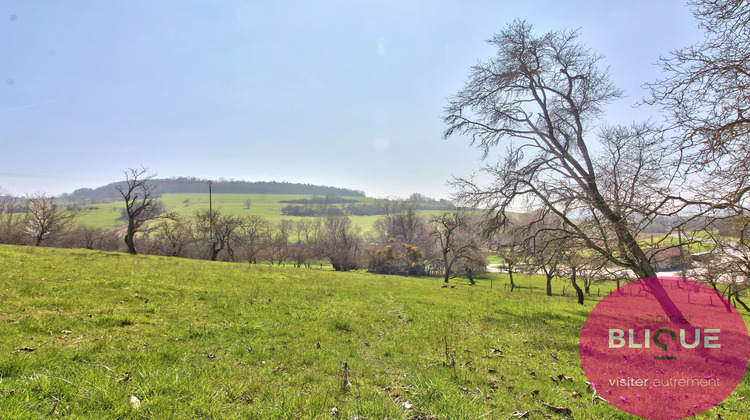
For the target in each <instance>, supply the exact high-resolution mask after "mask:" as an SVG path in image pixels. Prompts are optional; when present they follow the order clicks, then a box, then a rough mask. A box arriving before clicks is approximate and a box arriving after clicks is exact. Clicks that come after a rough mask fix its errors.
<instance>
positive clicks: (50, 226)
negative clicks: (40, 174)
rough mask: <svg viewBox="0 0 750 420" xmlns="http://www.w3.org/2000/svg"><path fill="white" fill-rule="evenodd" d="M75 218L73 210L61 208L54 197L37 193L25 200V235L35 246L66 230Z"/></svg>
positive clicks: (75, 214) (75, 213)
mask: <svg viewBox="0 0 750 420" xmlns="http://www.w3.org/2000/svg"><path fill="white" fill-rule="evenodd" d="M76 216H77V212H75V211H74V210H67V209H64V208H61V207H60V206H59V205H58V204H57V203H56V202H55V197H51V196H48V195H46V194H43V193H38V194H35V195H32V196H30V197H28V198H27V199H26V233H28V234H29V235H30V236H31V237H32V238H33V241H34V245H35V246H39V245H41V244H42V242H43V241H44V240H46V239H48V238H49V237H50V236H51V235H53V234H56V233H60V232H63V231H65V230H67V229H68V228H69V227H70V226H71V224H72V223H73V220H74V219H75V217H76Z"/></svg>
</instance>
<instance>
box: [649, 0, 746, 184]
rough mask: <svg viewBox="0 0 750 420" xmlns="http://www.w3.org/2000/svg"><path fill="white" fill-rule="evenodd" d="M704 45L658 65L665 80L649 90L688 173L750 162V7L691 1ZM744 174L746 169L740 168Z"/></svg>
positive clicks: (724, 0)
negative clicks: (669, 126)
mask: <svg viewBox="0 0 750 420" xmlns="http://www.w3.org/2000/svg"><path fill="white" fill-rule="evenodd" d="M689 4H690V5H691V6H692V7H693V11H694V15H695V17H696V19H697V20H698V22H699V24H700V26H701V27H702V28H703V29H704V30H705V39H704V40H703V42H701V43H699V44H696V45H691V46H688V47H685V48H681V49H678V50H676V51H672V52H671V53H670V54H669V55H668V56H666V57H663V58H661V59H660V61H659V62H660V64H661V66H662V67H663V69H664V73H665V77H664V78H663V79H660V80H658V81H656V82H655V83H652V84H648V85H647V87H648V88H650V90H651V94H652V97H651V98H650V99H649V100H647V102H648V103H651V104H658V105H660V106H661V107H662V109H663V110H664V112H665V114H666V115H667V117H668V118H669V122H670V123H671V124H672V127H673V128H674V129H676V130H678V131H679V133H680V135H679V136H678V137H677V144H676V145H677V146H678V147H679V148H681V149H682V150H684V152H685V159H686V161H687V163H689V164H690V166H691V170H693V171H695V170H704V169H706V167H709V168H710V167H712V166H714V165H720V166H726V163H727V162H726V159H727V158H729V159H730V160H731V161H733V162H735V163H741V162H747V160H748V158H749V157H750V142H749V141H748V136H749V135H750V114H749V112H750V94H748V89H750V3H749V2H747V1H737V0H693V1H690V2H689ZM744 167H745V169H747V166H746V165H745V166H744Z"/></svg>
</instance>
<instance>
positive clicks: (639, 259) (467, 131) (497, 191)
mask: <svg viewBox="0 0 750 420" xmlns="http://www.w3.org/2000/svg"><path fill="white" fill-rule="evenodd" d="M578 36H579V34H578V32H577V31H567V30H566V31H552V32H548V33H546V34H543V35H541V36H538V35H535V34H534V32H533V31H532V26H531V25H530V24H528V23H526V22H523V21H514V22H513V23H511V24H509V25H508V26H507V27H506V28H505V29H504V30H503V31H501V32H500V33H499V34H496V35H495V36H494V37H493V38H492V39H490V40H489V41H488V42H489V43H490V44H491V45H492V46H494V47H495V48H496V54H495V56H494V57H491V58H490V59H488V60H486V61H482V62H479V63H478V64H476V65H475V66H473V67H472V69H471V73H470V75H469V79H468V81H467V83H466V85H465V86H464V88H463V89H461V90H460V91H459V92H458V93H457V94H456V95H455V96H454V97H452V98H451V100H450V103H449V105H448V106H447V107H446V108H445V122H446V123H447V124H448V126H449V127H448V129H447V130H446V131H445V133H444V136H445V137H446V138H447V137H450V136H452V135H455V134H462V135H467V136H470V138H471V142H472V145H475V146H477V147H479V148H481V149H482V150H483V151H484V156H483V157H484V160H488V159H489V158H490V157H491V155H492V154H493V153H494V152H495V149H496V147H497V146H499V145H501V144H503V145H504V146H505V148H506V150H505V152H504V153H501V154H500V158H499V160H498V162H497V163H492V164H488V165H485V166H484V168H483V170H482V172H484V175H485V176H487V175H488V177H489V179H490V180H491V181H490V183H489V184H485V183H482V182H480V181H477V180H476V179H475V178H474V177H471V178H459V179H456V180H455V181H454V185H455V186H456V187H458V191H459V192H458V194H457V198H458V199H459V200H461V201H463V202H465V203H468V204H471V205H476V206H480V207H484V208H489V209H490V210H491V212H492V213H493V214H494V220H495V225H496V226H499V225H502V224H504V223H505V222H506V215H507V214H508V211H509V210H512V209H514V208H518V206H520V205H525V206H527V208H528V209H529V210H533V211H536V212H537V214H539V219H538V220H544V219H545V218H547V217H549V215H553V216H554V217H556V218H559V219H560V220H561V221H562V227H561V229H563V230H564V231H565V234H566V235H568V236H570V237H573V238H575V239H576V240H577V241H580V242H582V243H583V244H585V246H587V247H588V248H590V249H592V250H593V251H595V252H597V253H600V254H601V255H602V256H604V257H606V258H607V259H608V260H610V261H611V262H612V263H613V264H616V265H619V266H621V267H625V268H627V269H629V270H631V271H632V272H633V273H634V274H635V275H636V276H637V277H639V278H650V277H654V276H655V275H656V273H655V271H654V269H653V267H652V266H651V264H650V263H649V259H648V257H647V256H646V254H645V253H644V252H643V250H642V249H641V247H640V246H639V244H638V242H637V241H636V233H637V230H635V229H634V227H635V226H636V225H637V224H638V223H641V222H642V221H641V218H642V217H644V216H640V217H639V216H638V215H637V211H636V210H637V209H634V208H632V206H628V205H627V203H625V205H624V204H623V203H621V202H618V201H617V200H616V199H617V198H618V194H616V193H612V192H613V191H615V192H616V191H617V190H616V189H613V186H611V185H609V186H608V185H606V184H603V183H602V182H603V180H604V179H605V178H604V177H603V176H601V175H602V174H600V171H599V169H600V168H598V167H597V163H596V156H594V155H593V154H592V153H591V152H590V145H591V144H592V143H597V140H600V139H608V138H610V139H611V136H609V135H607V134H606V132H601V131H600V135H599V136H598V137H597V128H600V126H601V117H602V113H603V110H604V107H605V106H606V105H608V104H609V103H611V102H612V101H614V100H616V99H618V98H620V97H621V96H622V92H621V91H620V90H619V89H617V88H616V87H615V86H614V85H613V83H612V81H611V80H610V77H609V74H608V71H607V70H603V69H601V68H600V67H599V61H600V59H601V57H599V56H597V55H596V54H594V53H592V52H591V51H590V50H588V49H586V48H585V47H584V46H583V45H582V44H581V43H580V42H579V41H578ZM625 131H626V132H627V131H630V133H629V136H631V137H632V136H636V137H637V134H638V133H637V132H640V130H637V129H636V128H635V127H634V128H632V129H629V130H625ZM634 132H635V133H634ZM644 138H645V137H644ZM646 143H648V142H646ZM642 157H644V156H642ZM642 167H643V168H646V167H647V166H642ZM635 174H636V175H639V176H640V173H639V172H637V171H636V172H635ZM610 178H611V177H610ZM668 179H669V178H667V180H668ZM622 185H639V183H638V181H637V180H634V179H630V180H628V182H627V183H625V184H622ZM657 185H658V184H657ZM647 187H650V186H647ZM659 187H661V186H660V185H659ZM646 217H647V216H646ZM650 284H651V287H652V292H653V293H654V295H655V296H656V297H657V299H659V302H660V304H661V305H662V307H663V308H664V310H665V311H667V312H668V313H670V314H672V313H679V311H678V310H677V308H676V307H675V306H674V304H673V303H672V302H671V301H670V300H669V299H668V298H667V296H666V294H665V293H664V291H663V289H662V288H661V286H660V284H659V283H658V282H651V283H650Z"/></svg>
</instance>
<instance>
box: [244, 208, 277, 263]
mask: <svg viewBox="0 0 750 420" xmlns="http://www.w3.org/2000/svg"><path fill="white" fill-rule="evenodd" d="M270 234H271V226H270V224H269V223H268V220H266V219H264V218H263V217H262V216H258V215H252V216H247V217H246V218H245V223H244V224H243V225H242V237H241V239H240V240H241V243H242V249H243V251H244V252H245V259H247V261H248V262H249V263H250V264H257V263H258V257H259V255H260V253H261V251H262V250H263V249H264V248H265V247H266V246H268V244H269V243H270V242H271V238H270Z"/></svg>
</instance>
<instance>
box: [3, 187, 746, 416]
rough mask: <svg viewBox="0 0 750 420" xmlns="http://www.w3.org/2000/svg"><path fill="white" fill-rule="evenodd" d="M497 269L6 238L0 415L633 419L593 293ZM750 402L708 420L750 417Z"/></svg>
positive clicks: (736, 398) (729, 405) (734, 399)
mask: <svg viewBox="0 0 750 420" xmlns="http://www.w3.org/2000/svg"><path fill="white" fill-rule="evenodd" d="M191 201H193V200H191ZM195 201H198V200H197V199H196V200H195ZM259 207H260V206H259ZM495 276H496V277H493V280H494V281H493V285H494V288H493V289H490V288H489V286H490V284H489V283H490V282H489V279H490V278H489V277H485V278H483V279H480V280H479V285H478V286H474V287H470V286H467V285H466V283H465V282H464V281H462V280H458V281H456V282H455V283H454V284H455V285H456V287H455V288H441V287H440V284H441V283H440V280H439V279H435V278H408V277H396V276H378V275H370V274H365V273H356V272H355V273H336V272H332V271H328V270H314V269H310V270H308V269H295V268H284V267H269V266H265V265H261V266H251V265H248V264H231V263H210V262H205V261H197V260H187V259H178V258H164V257H153V256H131V255H127V254H120V253H105V252H94V251H84V250H63V249H47V248H31V247H17V246H0V321H1V322H2V325H3V328H1V329H0V355H2V356H0V418H42V417H47V416H49V415H51V414H52V415H59V416H60V417H70V418H154V419H168V418H175V419H177V418H217V419H218V418H222V419H223V418H238V419H239V418H242V419H245V418H342V419H350V418H359V419H363V418H365V419H383V418H390V419H428V418H430V419H432V418H441V419H476V418H502V419H506V418H514V414H515V417H521V416H522V415H523V414H524V413H526V416H527V417H521V418H536V419H541V418H553V419H562V418H576V419H584V418H585V419H590V418H594V419H626V418H632V417H631V416H628V415H625V414H623V413H621V412H620V411H618V410H616V409H614V408H612V407H611V406H610V405H609V404H607V403H606V402H604V401H602V400H600V399H595V398H594V395H593V393H592V391H591V389H590V388H589V387H588V386H587V385H586V383H585V380H586V379H585V377H584V375H583V373H582V371H581V368H580V364H579V361H578V351H577V342H578V336H579V334H580V329H581V326H582V324H583V322H584V319H585V317H586V316H587V315H588V313H589V311H590V310H591V309H592V307H593V305H594V304H595V302H594V301H593V300H595V298H594V299H590V298H589V300H588V301H587V303H586V305H584V306H579V305H576V304H575V303H574V298H573V297H572V296H570V292H569V291H568V296H560V295H557V296H553V297H547V296H544V295H543V294H542V290H543V280H542V279H540V278H538V277H529V276H521V275H518V276H517V277H518V283H519V284H521V286H522V289H521V291H516V292H513V293H510V292H507V291H504V290H503V287H502V285H503V284H504V282H505V277H504V276H502V275H499V274H498V275H495ZM563 285H564V283H562V282H557V283H556V284H555V293H558V294H559V293H560V292H561V287H562V286H563ZM607 287H608V286H603V288H605V289H606V288H607ZM519 301H520V302H523V304H522V305H519V304H518V303H519ZM558 377H559V378H564V377H568V378H570V380H563V379H560V380H557V381H556V382H553V381H552V380H550V378H558ZM748 396H750V384H748V382H747V380H745V381H744V382H743V383H742V384H741V385H740V387H739V388H738V389H737V391H735V393H733V394H732V395H731V396H730V397H729V398H728V399H727V400H726V401H725V402H724V403H723V404H722V405H721V407H720V408H716V409H714V410H711V411H709V412H707V413H705V414H704V415H701V416H699V418H704V419H708V418H715V416H717V415H719V414H720V416H721V417H720V418H724V419H737V418H746V416H745V415H746V411H745V410H746V408H747V403H746V401H742V400H744V399H745V398H746V397H748ZM131 397H135V398H137V399H138V403H137V404H135V400H133V399H131ZM131 400H132V401H133V403H131V402H130V401H131ZM134 404H135V405H137V406H138V407H137V408H134ZM550 407H553V408H556V409H553V408H550ZM563 409H567V410H569V411H566V410H563Z"/></svg>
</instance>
